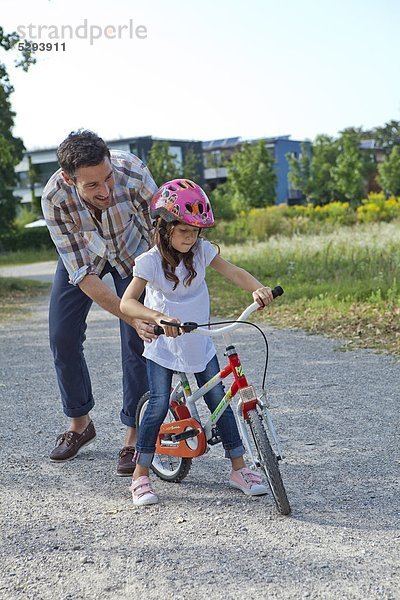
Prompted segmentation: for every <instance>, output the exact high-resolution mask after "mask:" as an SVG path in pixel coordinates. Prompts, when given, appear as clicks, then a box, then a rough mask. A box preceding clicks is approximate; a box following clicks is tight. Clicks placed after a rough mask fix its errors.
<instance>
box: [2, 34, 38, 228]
mask: <svg viewBox="0 0 400 600" xmlns="http://www.w3.org/2000/svg"><path fill="white" fill-rule="evenodd" d="M19 39H20V38H19V36H18V34H17V33H9V34H6V33H4V30H3V28H2V27H0V50H1V51H5V52H8V51H12V50H13V49H14V48H15V46H16V44H17V43H18V42H19ZM18 57H19V58H18V60H17V61H16V66H17V67H21V68H22V69H23V70H24V71H27V70H28V68H29V66H30V65H31V64H33V63H34V62H35V60H34V59H33V58H32V56H31V54H30V52H29V51H27V50H22V51H21V52H19V54H18ZM13 91H14V89H13V87H12V85H11V83H10V80H9V77H8V73H7V69H6V67H5V65H4V63H2V62H0V234H2V233H6V232H7V231H10V230H11V229H12V224H13V221H14V218H15V215H16V210H17V201H16V199H15V197H14V194H13V189H14V187H15V185H16V181H17V179H16V174H15V167H16V165H17V164H18V163H19V162H20V161H21V160H22V157H23V151H24V145H23V142H22V140H21V139H20V138H16V137H14V136H13V134H12V129H13V127H14V117H15V113H14V112H13V111H12V109H11V102H10V96H11V94H12V92H13Z"/></svg>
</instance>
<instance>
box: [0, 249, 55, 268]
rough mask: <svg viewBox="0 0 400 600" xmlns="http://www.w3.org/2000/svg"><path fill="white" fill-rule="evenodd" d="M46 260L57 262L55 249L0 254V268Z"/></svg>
mask: <svg viewBox="0 0 400 600" xmlns="http://www.w3.org/2000/svg"><path fill="white" fill-rule="evenodd" d="M48 260H57V252H56V251H55V249H54V250H53V249H50V248H48V249H47V248H43V249H33V250H19V251H17V252H7V253H5V254H0V266H2V267H8V266H12V265H27V264H31V263H35V262H45V261H48Z"/></svg>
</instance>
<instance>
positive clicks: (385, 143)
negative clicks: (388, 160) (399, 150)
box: [370, 119, 400, 154]
mask: <svg viewBox="0 0 400 600" xmlns="http://www.w3.org/2000/svg"><path fill="white" fill-rule="evenodd" d="M370 134H371V137H372V138H373V139H374V140H375V141H376V143H377V145H378V146H379V147H380V148H383V149H384V150H386V151H387V153H388V154H390V151H391V150H392V148H393V147H394V146H400V121H394V120H393V119H392V120H391V121H389V122H388V123H385V125H384V126H383V127H375V129H373V130H372V131H371V132H370Z"/></svg>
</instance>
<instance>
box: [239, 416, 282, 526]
mask: <svg viewBox="0 0 400 600" xmlns="http://www.w3.org/2000/svg"><path fill="white" fill-rule="evenodd" d="M247 421H248V424H249V426H250V430H251V433H252V435H253V439H254V443H255V446H256V449H257V453H258V456H259V461H260V465H261V468H262V469H263V471H264V473H265V475H266V477H267V481H268V485H269V487H270V488H271V492H272V495H273V497H274V500H275V504H276V506H277V509H278V512H280V513H281V515H288V514H289V513H290V505H289V500H288V498H287V495H286V490H285V486H284V485H283V481H282V477H281V473H280V471H279V466H278V459H277V458H276V456H275V454H274V452H273V450H272V448H271V444H270V443H269V439H268V436H267V432H266V431H265V427H264V424H263V419H262V416H261V415H260V414H259V413H258V412H257V410H250V411H249V412H248V415H247Z"/></svg>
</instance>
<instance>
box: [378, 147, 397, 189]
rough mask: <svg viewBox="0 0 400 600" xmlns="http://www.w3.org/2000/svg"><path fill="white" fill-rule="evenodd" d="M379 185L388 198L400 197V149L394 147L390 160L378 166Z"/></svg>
mask: <svg viewBox="0 0 400 600" xmlns="http://www.w3.org/2000/svg"><path fill="white" fill-rule="evenodd" d="M378 171H379V177H378V183H379V185H380V186H381V187H382V189H383V191H384V192H385V194H387V195H388V196H390V195H393V196H400V147H399V146H393V148H392V151H391V153H390V155H389V156H388V158H386V160H385V161H384V162H383V163H381V164H380V165H378Z"/></svg>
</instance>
